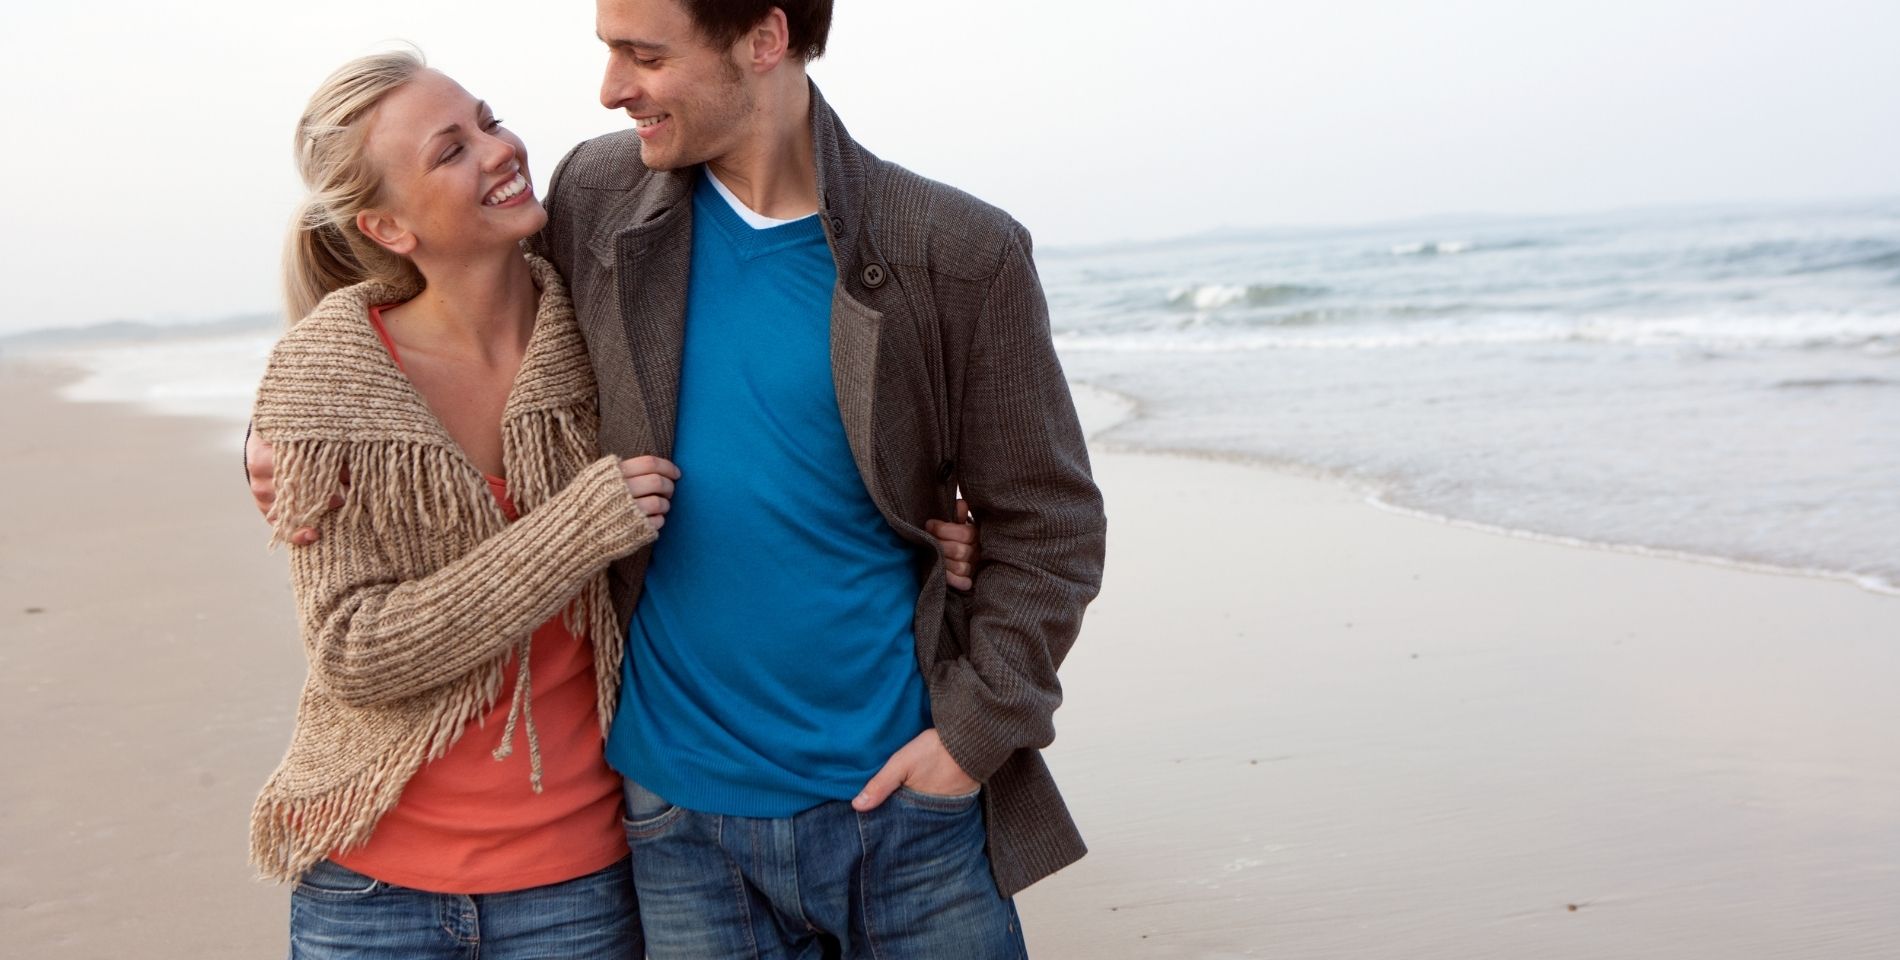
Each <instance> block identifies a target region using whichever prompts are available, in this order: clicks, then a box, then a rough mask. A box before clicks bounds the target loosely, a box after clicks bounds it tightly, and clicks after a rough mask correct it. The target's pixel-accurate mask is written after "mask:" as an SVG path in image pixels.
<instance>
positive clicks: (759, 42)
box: [739, 7, 791, 73]
mask: <svg viewBox="0 0 1900 960" xmlns="http://www.w3.org/2000/svg"><path fill="white" fill-rule="evenodd" d="M740 44H741V47H740V51H739V56H740V62H741V64H742V65H743V66H746V67H750V68H751V69H752V70H753V72H755V73H765V72H767V71H769V70H771V69H772V68H773V67H776V66H778V65H779V62H780V61H782V60H784V59H785V58H786V56H787V55H788V54H790V53H791V51H790V50H789V49H788V47H789V46H790V44H791V28H790V27H788V26H786V24H785V11H783V10H780V9H779V8H777V7H773V8H772V9H770V10H768V11H766V14H765V16H764V17H761V18H760V19H759V22H758V23H756V24H754V25H753V27H752V29H751V30H749V31H747V32H746V34H745V37H744V38H743V39H741V40H740Z"/></svg>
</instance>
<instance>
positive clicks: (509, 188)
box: [482, 173, 528, 207]
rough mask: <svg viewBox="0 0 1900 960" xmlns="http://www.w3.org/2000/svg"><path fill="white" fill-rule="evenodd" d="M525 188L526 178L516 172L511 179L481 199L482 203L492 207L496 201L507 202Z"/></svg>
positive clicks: (526, 187)
mask: <svg viewBox="0 0 1900 960" xmlns="http://www.w3.org/2000/svg"><path fill="white" fill-rule="evenodd" d="M526 189H528V178H527V177H525V176H522V175H521V174H519V173H517V174H515V178H514V179H513V180H510V181H508V182H507V183H504V184H502V185H501V186H500V187H497V188H496V189H495V192H494V193H491V194H489V195H488V198H487V199H485V200H483V201H482V205H483V206H488V207H492V206H494V205H496V204H498V203H507V202H508V201H510V200H513V199H514V198H515V197H516V196H517V195H519V194H520V193H521V191H523V190H526Z"/></svg>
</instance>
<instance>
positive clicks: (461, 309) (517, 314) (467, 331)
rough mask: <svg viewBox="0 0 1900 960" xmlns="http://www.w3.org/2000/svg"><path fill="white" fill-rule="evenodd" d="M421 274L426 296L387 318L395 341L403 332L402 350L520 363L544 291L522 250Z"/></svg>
mask: <svg viewBox="0 0 1900 960" xmlns="http://www.w3.org/2000/svg"><path fill="white" fill-rule="evenodd" d="M417 268H418V269H419V270H421V272H422V276H423V281H424V284H425V286H424V287H423V290H422V292H421V293H420V294H417V295H416V297H415V299H413V300H410V301H409V302H408V303H405V304H403V305H402V306H401V307H399V308H396V309H395V310H392V311H389V312H388V313H386V314H385V316H386V317H388V318H389V319H392V320H393V321H394V325H393V326H392V330H391V333H392V335H395V329H394V327H397V326H399V327H400V328H401V331H402V334H401V337H400V339H401V340H402V342H403V346H405V347H409V348H412V349H419V350H422V351H426V352H429V353H433V354H437V355H441V356H445V357H452V358H455V359H457V360H460V361H463V362H469V363H478V364H481V365H483V366H487V367H496V366H503V365H514V364H518V363H520V360H521V355H522V354H523V353H524V352H526V350H527V348H528V340H529V339H530V338H531V337H532V336H533V335H534V316H535V308H536V306H537V305H538V303H539V301H540V291H538V290H537V289H536V288H535V285H534V273H533V271H531V270H530V269H529V268H528V261H527V260H526V258H524V257H522V255H521V251H520V249H519V248H517V247H513V246H510V247H509V248H507V250H505V251H500V252H498V253H497V254H496V255H494V256H488V257H483V258H479V259H467V260H457V261H453V262H448V263H441V262H435V263H418V264H417ZM390 314H395V316H393V317H390V316H389V315H390Z"/></svg>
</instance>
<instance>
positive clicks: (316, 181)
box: [284, 47, 427, 323]
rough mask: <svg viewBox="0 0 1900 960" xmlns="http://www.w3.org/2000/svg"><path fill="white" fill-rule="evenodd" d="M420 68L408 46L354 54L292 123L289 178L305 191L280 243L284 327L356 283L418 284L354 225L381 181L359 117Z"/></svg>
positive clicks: (411, 268) (406, 267)
mask: <svg viewBox="0 0 1900 960" xmlns="http://www.w3.org/2000/svg"><path fill="white" fill-rule="evenodd" d="M426 66H427V64H426V63H425V62H424V61H423V58H422V51H420V50H417V49H415V48H413V47H412V48H409V49H403V50H391V51H388V52H386V53H374V54H370V55H369V56H366V57H358V58H357V59H355V60H351V61H350V62H349V63H346V64H344V65H343V66H342V67H340V68H338V69H337V71H336V72H335V73H332V74H330V77H329V79H327V80H325V81H323V85H322V86H320V87H318V88H317V92H316V93H314V94H312V95H311V97H310V103H309V105H307V106H305V107H304V111H303V116H302V117H300V118H298V120H297V139H296V146H295V150H296V157H297V173H298V175H300V176H301V177H303V183H304V186H305V187H307V188H308V189H309V190H310V194H309V196H308V197H306V198H305V200H304V204H303V208H302V209H301V210H300V211H298V213H297V215H296V217H295V218H294V219H293V220H292V221H291V225H290V237H289V239H288V241H287V242H286V243H285V244H284V300H285V306H286V308H287V311H288V313H289V315H290V322H291V323H296V322H297V321H298V320H301V319H303V318H304V316H306V315H307V314H309V313H310V311H311V310H313V309H315V308H316V306H317V302H318V301H320V300H322V299H323V298H324V296H325V295H327V294H329V293H330V292H331V291H333V290H340V289H342V288H344V287H347V286H349V285H351V284H354V283H360V282H362V281H364V280H382V281H386V282H392V283H414V284H415V285H418V286H419V285H420V284H421V276H420V275H419V274H418V273H417V272H416V268H415V265H414V264H412V263H410V262H409V260H408V259H407V258H404V257H401V256H398V255H396V254H394V253H391V252H389V251H388V250H385V249H383V248H382V247H381V246H379V245H378V244H377V243H376V242H375V241H373V240H371V239H369V238H368V237H366V236H364V235H363V232H362V231H361V230H358V229H357V227H356V215H357V214H358V213H361V212H362V211H363V210H364V209H366V208H368V207H369V206H371V205H372V204H374V203H375V202H376V196H377V192H378V189H379V188H380V187H381V185H382V178H381V177H379V176H378V175H377V172H376V170H375V169H374V168H373V167H372V165H371V164H370V162H369V159H368V157H366V156H365V155H364V150H363V142H364V138H365V136H366V135H367V132H368V131H367V126H368V125H367V124H365V123H363V122H362V121H363V119H364V118H365V117H367V116H368V115H369V113H370V111H371V110H374V109H375V108H376V106H377V105H378V104H380V103H382V102H383V99H384V98H386V97H388V96H389V94H390V93H392V92H393V91H395V90H396V89H397V88H399V87H401V86H402V85H403V84H406V83H408V82H409V81H410V80H413V79H415V76H416V74H418V73H420V72H421V71H422V70H423V68H424V67H426Z"/></svg>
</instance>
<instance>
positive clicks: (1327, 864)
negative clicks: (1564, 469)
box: [0, 358, 1900, 960]
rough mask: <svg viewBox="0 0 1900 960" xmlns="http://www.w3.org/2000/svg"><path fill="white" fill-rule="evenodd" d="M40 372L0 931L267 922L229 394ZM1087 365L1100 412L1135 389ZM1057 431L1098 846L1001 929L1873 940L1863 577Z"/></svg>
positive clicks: (1068, 666) (1048, 945)
mask: <svg viewBox="0 0 1900 960" xmlns="http://www.w3.org/2000/svg"><path fill="white" fill-rule="evenodd" d="M72 373H73V372H72V371H70V370H68V371H65V372H64V373H62V372H60V371H58V370H49V369H46V368H44V367H35V366H33V365H25V366H22V365H20V364H19V363H17V362H16V361H14V360H12V358H9V359H8V360H0V397H3V398H4V407H5V408H6V410H7V411H8V412H7V413H6V414H0V416H5V417H7V418H8V419H7V428H6V431H5V432H4V434H3V435H4V436H6V437H7V439H8V443H7V444H6V445H5V447H4V448H0V455H3V456H5V457H6V458H7V459H6V462H7V466H8V468H9V469H8V471H7V473H8V475H9V477H10V479H9V480H8V483H9V487H8V490H9V492H10V493H13V494H14V497H13V499H14V500H15V502H16V503H28V504H34V505H35V507H34V509H33V510H31V511H28V512H27V515H26V516H23V517H22V518H20V520H19V522H18V523H17V524H16V526H15V528H14V529H13V530H11V531H10V532H7V533H5V534H4V535H0V544H3V545H4V547H5V549H6V554H7V562H6V563H5V564H4V569H5V575H4V576H0V623H4V624H6V627H7V636H8V640H7V642H6V644H5V645H4V648H0V667H3V668H5V669H4V670H0V692H4V693H5V694H7V696H5V697H3V698H0V716H4V717H5V718H6V721H7V722H8V724H9V728H10V729H14V730H22V731H24V730H35V731H40V730H51V731H53V732H52V733H50V734H47V735H42V736H37V737H36V736H27V737H16V738H10V743H9V745H8V746H7V747H5V748H0V762H4V763H6V764H7V766H8V768H9V770H11V771H13V774H14V775H13V776H12V777H10V778H9V780H8V783H7V785H6V787H5V788H4V790H3V792H0V796H4V797H5V803H6V809H7V810H9V812H10V813H12V814H13V815H12V816H10V817H8V818H6V820H5V821H0V842H4V843H5V844H6V845H7V847H8V849H9V850H10V851H13V852H14V853H15V855H14V856H13V857H12V858H10V866H11V867H12V869H10V870H8V871H4V872H0V909H3V910H5V911H6V913H7V914H8V915H9V917H10V918H12V919H10V920H9V922H8V924H6V925H5V926H4V927H3V928H0V953H4V954H7V955H15V954H17V955H23V956H33V955H46V954H48V953H53V952H72V953H79V954H86V955H94V954H96V955H118V954H124V953H128V952H133V953H152V954H153V955H157V956H177V957H185V956H190V957H194V958H197V957H223V956H230V957H240V956H254V955H256V954H257V953H259V952H260V951H266V952H275V951H281V949H282V944H283V936H284V917H285V910H286V909H287V891H286V890H285V889H284V888H281V887H276V886H271V885H267V884H260V883H256V882H253V881H252V879H251V871H250V870H249V869H248V867H246V866H245V865H244V839H245V838H244V829H243V823H244V818H245V817H246V816H247V814H248V811H249V805H250V800H251V797H252V794H253V792H254V790H255V789H256V786H257V784H259V783H261V782H262V779H263V777H264V776H265V775H267V774H268V772H269V770H270V769H271V768H272V766H274V764H275V762H276V760H277V758H278V757H279V756H281V753H282V750H283V746H284V743H285V742H286V739H287V736H288V732H289V729H290V720H291V714H292V712H293V710H294V707H295V697H296V691H297V689H298V688H299V687H300V685H301V682H302V678H303V670H304V664H303V660H302V655H301V651H300V650H299V649H298V648H297V644H296V643H295V640H294V637H295V632H294V624H293V623H292V619H293V618H292V615H291V608H290V604H289V600H288V590H287V587H286V586H285V579H284V573H283V569H282V563H283V555H282V553H281V552H279V553H276V554H268V553H265V552H264V551H263V549H262V545H263V541H264V539H265V532H264V530H263V527H262V524H261V522H260V521H258V519H257V518H256V516H255V515H254V514H253V513H252V512H251V508H250V505H249V503H248V500H247V492H246V491H245V489H244V488H243V486H242V485H241V483H240V481H239V480H238V476H237V472H238V471H237V465H236V462H235V455H234V454H233V453H231V451H230V450H228V449H227V447H226V444H225V443H223V442H222V441H223V440H224V439H225V438H226V434H227V433H228V432H229V431H231V430H232V429H233V428H232V427H231V425H230V423H229V422H228V421H222V420H211V419H202V418H192V417H176V416H171V415H160V414H153V413H149V412H147V411H145V409H144V408H143V407H141V406H138V405H132V404H99V403H93V402H76V401H66V400H58V399H55V398H56V397H57V396H58V395H59V391H60V388H61V385H62V383H70V382H71V380H70V377H71V375H72ZM62 378H66V379H62ZM1084 392H1085V391H1080V390H1079V391H1078V407H1079V408H1087V409H1085V410H1083V413H1084V416H1085V418H1086V421H1087V422H1088V423H1090V424H1091V425H1093V426H1094V427H1095V428H1096V430H1098V431H1099V430H1101V429H1102V427H1101V424H1102V423H1104V422H1107V423H1109V424H1111V425H1112V423H1113V422H1115V418H1116V417H1118V416H1126V415H1129V414H1130V413H1132V412H1133V411H1134V409H1135V408H1134V407H1132V406H1131V405H1130V404H1129V403H1128V402H1127V401H1125V400H1117V399H1116V398H1115V396H1114V395H1112V394H1108V393H1107V392H1106V391H1099V390H1094V391H1093V394H1092V395H1090V396H1086V397H1085V396H1084ZM239 432H241V428H239ZM1091 454H1092V456H1093V458H1094V461H1095V467H1096V474H1097V478H1098V481H1099V482H1100V483H1101V485H1102V487H1103V489H1104V491H1105V494H1106V495H1107V496H1108V498H1109V509H1110V514H1111V523H1110V527H1111V533H1110V538H1111V549H1110V558H1109V570H1108V579H1107V581H1106V582H1105V586H1104V590H1103V593H1102V596H1101V598H1100V599H1098V600H1097V601H1096V603H1095V605H1093V606H1092V607H1091V609H1090V611H1089V615H1088V619H1087V621H1086V623H1085V626H1084V632H1083V636H1082V638H1081V639H1080V641H1079V642H1078V644H1077V646H1076V648H1075V650H1074V651H1073V653H1072V654H1071V655H1070V656H1069V658H1068V660H1067V662H1066V663H1065V665H1064V668H1063V674H1062V676H1063V681H1064V684H1065V689H1066V704H1065V706H1064V708H1063V709H1062V711H1060V712H1059V713H1058V715H1057V723H1058V726H1059V728H1060V730H1061V736H1060V737H1059V738H1058V739H1057V741H1056V743H1055V745H1054V746H1053V747H1052V748H1051V749H1050V750H1049V751H1048V752H1047V757H1048V760H1049V762H1050V765H1051V767H1052V768H1053V769H1054V770H1055V772H1056V775H1057V777H1058V780H1059V782H1060V783H1061V784H1062V785H1063V789H1064V791H1065V795H1066V796H1067V798H1068V801H1069V804H1070V806H1071V808H1072V810H1073V812H1074V813H1075V816H1076V818H1077V820H1078V822H1079V823H1080V825H1081V827H1082V830H1083V833H1084V835H1085V837H1086V838H1087V839H1088V842H1089V844H1090V846H1091V848H1092V851H1093V852H1092V853H1091V854H1090V855H1089V856H1088V857H1086V858H1084V859H1083V860H1082V861H1081V862H1080V863H1078V864H1076V865H1075V866H1073V867H1071V868H1069V869H1067V870H1065V871H1063V872H1061V873H1059V874H1057V875H1056V876H1055V877H1052V878H1050V879H1049V880H1046V881H1044V882H1042V883H1040V884H1038V885H1036V886H1035V887H1033V888H1031V889H1030V890H1029V891H1027V892H1025V893H1024V894H1023V895H1022V897H1021V898H1020V899H1019V905H1020V909H1021V911H1022V913H1023V916H1024V920H1025V924H1026V930H1027V935H1028V937H1029V943H1030V948H1031V955H1033V956H1038V957H1042V958H1045V960H1084V958H1087V960H1095V958H1098V957H1137V956H1139V957H1151V956H1152V957H1182V958H1187V957H1197V958H1207V957H1239V956H1276V957H1282V958H1285V957H1313V958H1320V957H1334V956H1340V955H1355V956H1364V957H1370V958H1375V960H1384V958H1391V960H1398V958H1401V957H1403V958H1406V960H1437V958H1444V960H1452V958H1459V960H1464V958H1468V957H1500V958H1502V957H1512V958H1516V957H1524V956H1536V957H1539V958H1546V960H1595V958H1598V957H1602V956H1609V955H1625V956H1626V955H1670V956H1675V957H1679V958H1685V960H1717V958H1720V960H1732V958H1735V957H1750V958H1774V960H1779V958H1789V960H1795V958H1801V960H1807V958H1811V957H1813V956H1828V957H1830V958H1838V960H1858V958H1869V960H1871V958H1875V957H1882V956H1884V955H1885V953H1886V952H1887V951H1888V948H1889V947H1890V946H1891V944H1892V943H1894V942H1900V919H1895V918H1894V917H1893V915H1892V912H1891V910H1890V909H1888V907H1887V905H1888V904H1890V903H1891V902H1892V900H1893V898H1894V897H1896V896H1900V863H1896V862H1894V861H1893V860H1892V857H1891V856H1890V855H1888V854H1885V853H1883V851H1890V850H1893V849H1900V764H1896V763H1895V762H1894V761H1893V760H1892V759H1891V758H1893V757H1896V756H1900V702H1895V701H1894V698H1892V697H1891V694H1890V691H1889V690H1888V689H1887V686H1888V683H1889V681H1890V678H1891V677H1893V676H1896V675H1900V644H1895V643H1893V638H1894V637H1895V636H1900V605H1897V604H1894V603H1892V602H1891V600H1890V599H1889V598H1886V597H1882V596H1878V595H1874V594H1870V593H1869V592H1867V591H1864V590H1859V589H1847V585H1846V584H1844V583H1840V582H1837V581H1825V580H1818V579H1812V578H1800V577H1780V576H1777V577H1762V576H1760V575H1758V574H1756V573H1753V572H1749V571H1741V570H1735V569H1732V568H1728V567H1723V566H1717V565H1705V564H1692V563H1683V562H1679V561H1676V560H1673V559H1667V558H1654V557H1642V556H1637V555H1633V554H1628V553H1623V552H1618V551H1612V550H1605V549H1592V550H1578V549H1574V548H1571V547H1568V546H1563V545H1558V544H1550V543H1542V542H1537V541H1534V540H1529V539H1522V538H1514V537H1509V536H1505V537H1498V536H1488V537H1487V536H1476V535H1474V534H1475V533H1476V532H1477V531H1461V530H1458V529H1456V527H1455V526H1454V525H1452V524H1448V523H1445V522H1443V521H1436V520H1433V521H1431V522H1425V521H1426V518H1423V517H1410V516H1406V515H1403V514H1399V513H1394V512H1390V511H1387V510H1383V509H1378V508H1376V507H1375V508H1374V509H1367V508H1368V506H1372V505H1371V504H1368V503H1367V502H1366V499H1365V498H1364V497H1363V496H1361V495H1360V494H1359V493H1357V492H1355V491H1353V490H1351V489H1349V488H1348V487H1346V486H1344V485H1341V484H1338V483H1336V482H1333V481H1331V480H1328V479H1324V478H1318V477H1307V476H1300V475H1297V474H1294V473H1290V472H1285V471H1279V470H1275V469H1272V468H1271V467H1266V468H1263V467H1262V466H1261V465H1259V464H1253V463H1246V462H1236V461H1225V462H1223V461H1222V460H1220V459H1217V458H1213V457H1207V458H1201V457H1194V456H1180V455H1169V454H1158V453H1153V452H1149V451H1145V450H1129V449H1123V448H1120V447H1118V446H1117V445H1115V444H1114V443H1113V442H1112V441H1102V440H1092V441H1091ZM158 466H162V469H155V468H156V467H158ZM128 478H131V479H130V481H128ZM265 557H268V558H269V559H268V560H265V561H264V562H257V561H258V559H259V558H265ZM101 582H103V583H107V584H111V585H113V586H115V587H116V588H117V589H114V590H109V591H107V592H105V593H104V594H101V593H100V591H99V590H98V589H97V587H96V584H99V583H101ZM28 609H36V610H38V611H39V612H36V613H28V612H25V611H26V610H28ZM1157 640H1160V641H1162V642H1160V643H1157V642H1156V641H1157ZM1131 707H1132V708H1131ZM128 798H130V802H128ZM160 874H162V875H163V876H165V877H166V878H167V879H168V881H169V882H167V883H164V884H157V885H155V884H153V883H151V879H152V878H153V877H154V876H156V875H160ZM1573 906H1574V907H1575V909H1572V907H1573ZM172 944H177V945H178V946H176V947H173V946H171V945H172ZM156 945H163V946H156Z"/></svg>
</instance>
